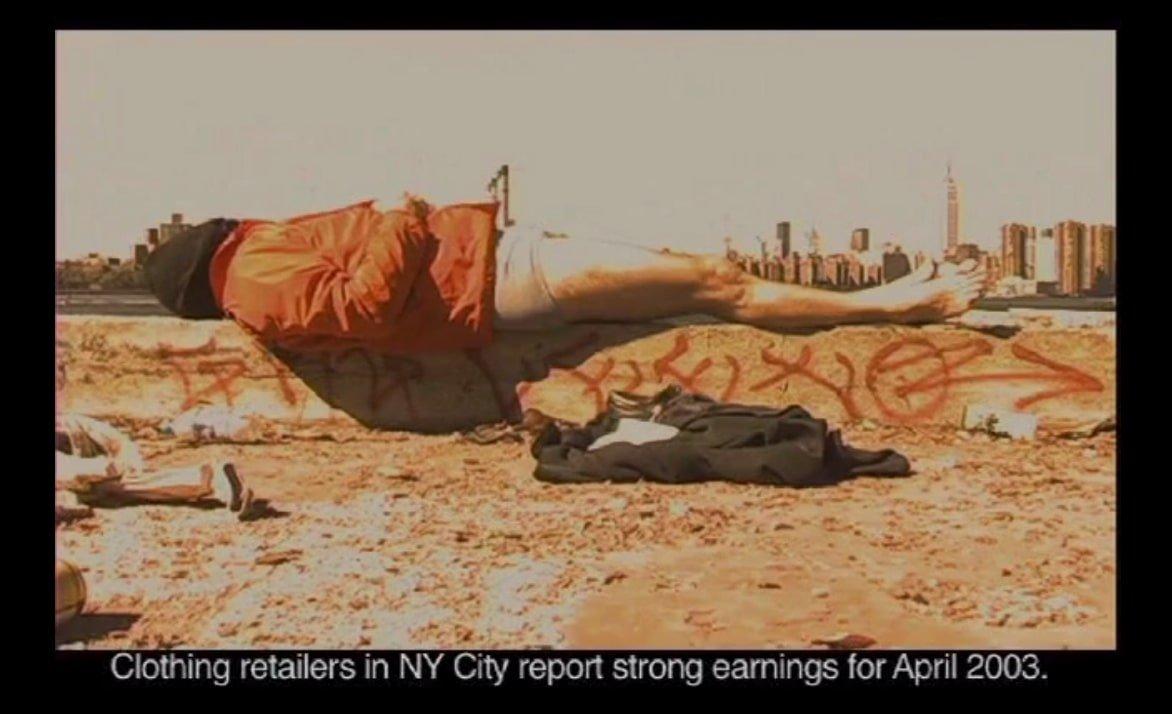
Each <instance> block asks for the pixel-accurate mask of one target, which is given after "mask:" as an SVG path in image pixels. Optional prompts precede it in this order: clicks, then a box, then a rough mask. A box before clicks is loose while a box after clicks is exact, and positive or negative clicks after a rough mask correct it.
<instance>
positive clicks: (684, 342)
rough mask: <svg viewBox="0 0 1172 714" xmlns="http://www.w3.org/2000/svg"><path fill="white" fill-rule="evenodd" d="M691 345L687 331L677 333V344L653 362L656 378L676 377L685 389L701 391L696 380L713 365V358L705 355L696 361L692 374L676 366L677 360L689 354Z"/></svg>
mask: <svg viewBox="0 0 1172 714" xmlns="http://www.w3.org/2000/svg"><path fill="white" fill-rule="evenodd" d="M691 347H692V346H691V344H690V343H689V342H688V336H687V334H686V333H683V332H681V333H679V334H677V335H676V343H675V345H674V346H673V347H672V348H671V349H670V350H668V351H667V353H666V354H664V355H663V356H662V357H660V358H659V359H657V360H655V361H654V362H652V363H651V367H652V369H653V370H654V372H655V378H656V380H657V381H659V382H662V381H663V378H664V377H667V376H670V377H672V378H674V380H675V381H676V382H677V383H678V384H679V385H680V386H681V387H683V388H684V389H686V390H688V391H692V392H699V391H700V390H699V389H697V387H696V380H698V379H699V378H700V375H702V374H704V372H705V371H706V370H707V369H708V368H709V367H711V366H712V359H711V358H709V357H705V358H704V359H702V360H700V361H699V362H698V363H696V366H695V367H693V368H692V372H691V373H690V374H684V373H682V372H680V371H679V370H678V369H676V367H675V361H676V360H677V359H679V358H680V357H683V356H684V355H685V354H687V353H688V350H690V349H691Z"/></svg>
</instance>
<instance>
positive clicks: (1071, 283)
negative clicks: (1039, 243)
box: [1054, 221, 1090, 295]
mask: <svg viewBox="0 0 1172 714" xmlns="http://www.w3.org/2000/svg"><path fill="white" fill-rule="evenodd" d="M1054 243H1055V246H1056V248H1057V250H1058V252H1057V258H1058V265H1057V266H1056V267H1057V272H1058V290H1059V291H1060V292H1061V293H1062V294H1063V295H1077V294H1078V293H1079V291H1080V290H1081V289H1082V282H1083V277H1084V271H1083V267H1082V261H1083V251H1084V248H1083V245H1084V244H1086V245H1087V247H1086V249H1085V250H1086V254H1087V256H1089V254H1090V245H1089V244H1090V241H1088V240H1087V227H1086V224H1085V223H1079V222H1078V221H1062V222H1061V223H1059V224H1058V225H1056V226H1054ZM1085 275H1086V277H1087V282H1088V288H1087V289H1088V290H1089V289H1090V288H1089V283H1090V277H1089V276H1090V267H1089V266H1088V267H1087V270H1086V273H1085Z"/></svg>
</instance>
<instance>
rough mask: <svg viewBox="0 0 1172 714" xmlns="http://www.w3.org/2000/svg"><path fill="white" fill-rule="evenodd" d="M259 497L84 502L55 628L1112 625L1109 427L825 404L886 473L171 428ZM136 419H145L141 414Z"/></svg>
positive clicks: (789, 641) (385, 634)
mask: <svg viewBox="0 0 1172 714" xmlns="http://www.w3.org/2000/svg"><path fill="white" fill-rule="evenodd" d="M123 426H126V427H127V428H128V430H132V431H136V432H137V440H138V441H139V442H140V444H141V446H142V447H143V449H144V453H145V455H146V456H147V457H148V459H149V461H150V463H151V464H152V465H154V466H160V467H162V466H179V465H185V464H190V463H193V462H197V461H200V460H203V459H211V458H218V459H231V460H233V461H234V462H235V463H236V464H237V466H238V467H239V469H240V471H241V473H242V474H244V475H245V477H246V478H247V479H248V480H249V482H250V483H251V485H252V486H253V487H254V488H255V489H256V490H257V491H258V493H259V494H260V495H261V496H263V497H266V498H269V499H271V500H272V505H273V506H274V507H275V508H276V509H278V511H280V513H279V514H277V515H275V516H274V517H269V518H264V519H260V520H255V521H251V522H239V521H237V520H236V519H235V518H234V516H233V515H232V514H230V513H228V512H227V511H226V510H224V509H202V508H194V507H176V506H134V507H125V508H116V509H100V510H96V511H95V514H94V515H93V516H92V517H90V518H88V519H84V520H81V521H77V522H74V523H71V524H67V525H62V526H59V527H58V530H57V546H58V554H59V557H63V558H66V559H68V560H71V561H73V562H75V563H77V564H78V565H79V566H80V567H81V568H82V570H83V571H84V573H85V577H86V580H87V583H88V587H89V592H90V597H89V601H88V604H87V613H86V614H85V615H83V616H81V617H79V618H77V619H75V620H74V621H73V622H72V623H70V624H69V625H67V626H65V627H63V628H62V629H61V630H60V631H59V634H58V641H59V645H60V646H62V647H74V648H77V647H119V648H124V647H151V648H153V647H212V648H217V647H319V648H326V647H387V648H398V647H470V648H471V647H488V648H495V647H554V648H563V647H586V648H603V647H633V648H641V647H648V648H658V647H717V648H722V647H745V648H758V647H808V646H811V643H812V641H813V640H816V639H820V638H832V637H835V636H837V635H840V634H844V633H855V634H861V635H866V636H868V637H870V638H874V640H875V641H876V646H877V647H947V648H966V647H974V648H978V647H979V648H985V647H990V648H997V647H1030V648H1042V647H1045V648H1061V647H1076V648H1082V647H1090V648H1112V647H1114V646H1115V615H1114V613H1115V437H1114V435H1112V434H1101V435H1098V436H1096V437H1093V438H1090V439H1079V440H1062V439H1057V438H1054V437H1045V436H1043V437H1040V438H1039V439H1038V440H1036V441H1033V442H1028V443H1023V442H1018V443H1014V442H1009V441H1006V440H1000V439H993V438H991V437H987V436H985V435H972V434H968V433H965V432H960V431H957V430H955V429H950V428H939V427H937V428H920V429H913V428H907V427H886V426H877V425H870V424H867V423H863V424H862V425H854V426H848V427H847V428H845V432H846V435H847V437H848V441H849V442H850V443H852V444H854V445H857V446H863V447H880V446H892V447H895V448H897V449H900V450H902V451H903V452H904V453H906V454H907V455H908V456H909V457H910V458H911V460H912V462H913V466H914V468H915V469H916V473H915V475H913V476H911V477H909V478H905V479H876V478H861V479H857V480H855V481H852V482H848V483H845V484H842V485H839V486H836V487H832V488H825V489H807V490H795V489H788V488H773V487H763V486H737V485H733V484H726V483H710V484H703V485H693V486H675V487H673V486H662V485H654V484H635V485H607V484H598V485H585V486H565V485H562V486H555V485H546V484H543V483H541V482H539V481H537V480H535V479H534V478H533V477H532V475H531V473H532V468H533V460H532V458H531V457H530V455H529V453H528V451H527V448H526V447H525V446H524V445H522V444H514V443H497V444H493V445H489V446H480V445H476V444H471V443H466V442H463V441H461V440H460V439H459V437H457V436H454V435H453V436H418V435H408V434H401V433H387V432H372V431H367V430H365V429H362V428H361V427H357V426H331V425H328V424H322V425H320V426H316V427H313V428H310V429H300V430H298V431H296V432H292V431H287V432H284V433H283V434H281V435H280V436H279V438H277V439H275V440H271V441H268V442H267V443H254V444H205V445H200V446H194V445H189V444H185V443H182V442H180V441H177V440H174V439H166V438H160V437H157V436H150V435H149V430H144V429H142V428H141V425H128V424H124V425H123ZM144 437H146V438H144Z"/></svg>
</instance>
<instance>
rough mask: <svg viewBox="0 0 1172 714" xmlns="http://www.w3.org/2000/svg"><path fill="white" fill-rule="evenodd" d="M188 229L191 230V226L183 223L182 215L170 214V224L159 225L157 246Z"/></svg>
mask: <svg viewBox="0 0 1172 714" xmlns="http://www.w3.org/2000/svg"><path fill="white" fill-rule="evenodd" d="M188 228H191V224H190V223H184V222H183V214H182V213H172V214H171V222H170V223H162V224H160V225H159V245H162V244H164V243H166V242H167V241H169V240H171V239H172V238H174V237H175V236H177V235H179V234H180V233H182V232H183V231H185V230H187V229H188Z"/></svg>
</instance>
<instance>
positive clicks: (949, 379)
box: [866, 337, 1104, 421]
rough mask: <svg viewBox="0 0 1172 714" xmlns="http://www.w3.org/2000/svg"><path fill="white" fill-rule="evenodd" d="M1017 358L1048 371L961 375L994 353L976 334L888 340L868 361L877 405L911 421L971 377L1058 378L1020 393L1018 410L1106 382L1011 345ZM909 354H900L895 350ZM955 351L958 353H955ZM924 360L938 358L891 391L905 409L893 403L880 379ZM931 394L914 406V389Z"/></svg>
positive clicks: (1091, 389) (980, 379) (972, 379)
mask: <svg viewBox="0 0 1172 714" xmlns="http://www.w3.org/2000/svg"><path fill="white" fill-rule="evenodd" d="M1010 351H1011V352H1012V353H1013V356H1014V357H1017V358H1018V359H1020V360H1022V361H1024V362H1029V363H1031V364H1036V365H1039V366H1041V367H1044V368H1045V370H1044V371H1043V370H1030V371H1027V370H1022V371H1011V372H985V373H982V374H970V375H956V374H954V372H955V371H956V369H957V368H959V367H961V366H962V365H965V364H967V363H969V362H972V361H973V360H975V359H977V358H978V357H982V356H986V355H990V354H992V353H993V346H992V345H991V344H989V342H988V341H986V340H983V339H973V340H967V341H964V342H960V343H958V344H955V345H948V346H945V347H937V346H936V345H934V344H932V343H931V342H930V341H928V340H926V339H924V338H916V337H912V338H905V339H902V340H897V341H895V342H891V343H889V344H887V345H884V346H883V347H882V348H881V349H880V350H879V351H877V352H876V353H875V354H874V355H873V356H872V357H871V360H870V362H869V363H868V365H867V377H866V382H867V388H868V389H869V390H870V392H871V394H872V396H873V397H874V399H875V404H876V406H877V407H878V408H879V410H880V411H881V412H883V414H884V416H886V417H888V418H889V419H893V420H896V421H912V420H915V419H922V418H925V417H930V416H932V415H933V414H935V413H936V412H937V411H939V409H940V408H941V407H942V406H943V405H944V404H945V403H946V402H947V400H948V397H949V394H950V392H951V388H952V386H953V385H956V384H962V383H972V382H1023V381H1024V382H1054V383H1057V385H1058V386H1057V387H1055V388H1052V389H1044V390H1042V391H1039V392H1036V393H1034V394H1031V395H1028V396H1025V397H1021V398H1019V399H1018V400H1016V401H1015V402H1014V406H1015V408H1017V409H1024V408H1025V407H1028V406H1030V405H1031V404H1036V403H1037V402H1040V401H1043V400H1046V399H1052V398H1055V397H1061V396H1066V395H1068V394H1073V393H1076V392H1094V391H1102V390H1103V388H1104V387H1103V383H1102V382H1101V381H1099V380H1098V379H1096V378H1095V377H1092V376H1091V375H1089V374H1087V373H1086V372H1083V371H1082V370H1079V369H1077V368H1075V367H1071V366H1069V365H1065V364H1062V363H1060V362H1056V361H1054V360H1052V359H1049V358H1048V357H1045V356H1043V355H1041V354H1039V353H1038V352H1035V351H1034V350H1031V349H1029V348H1028V347H1024V346H1022V345H1017V344H1015V345H1011V346H1010ZM901 352H902V353H905V355H904V356H902V357H900V358H896V355H898V354H900V353H901ZM950 355H954V356H952V357H950ZM923 362H931V363H934V369H932V370H930V371H929V372H927V373H926V374H923V375H921V376H919V377H918V378H916V379H914V380H912V381H909V382H904V383H902V384H899V385H898V386H895V387H893V388H892V390H891V391H892V394H893V395H894V396H895V397H896V398H898V399H899V400H900V401H901V402H902V403H903V407H902V408H896V407H893V406H892V404H891V402H890V401H889V400H888V399H886V398H885V397H884V396H883V395H882V394H881V391H880V384H879V381H880V378H881V377H883V376H884V375H888V374H891V373H893V372H894V371H895V370H899V369H903V368H907V367H910V366H914V365H917V364H920V363H923ZM925 393H926V394H929V395H931V396H930V397H929V398H928V399H927V400H926V401H924V402H923V403H922V404H921V405H920V406H918V407H916V406H912V405H911V401H910V397H911V395H915V394H925Z"/></svg>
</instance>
